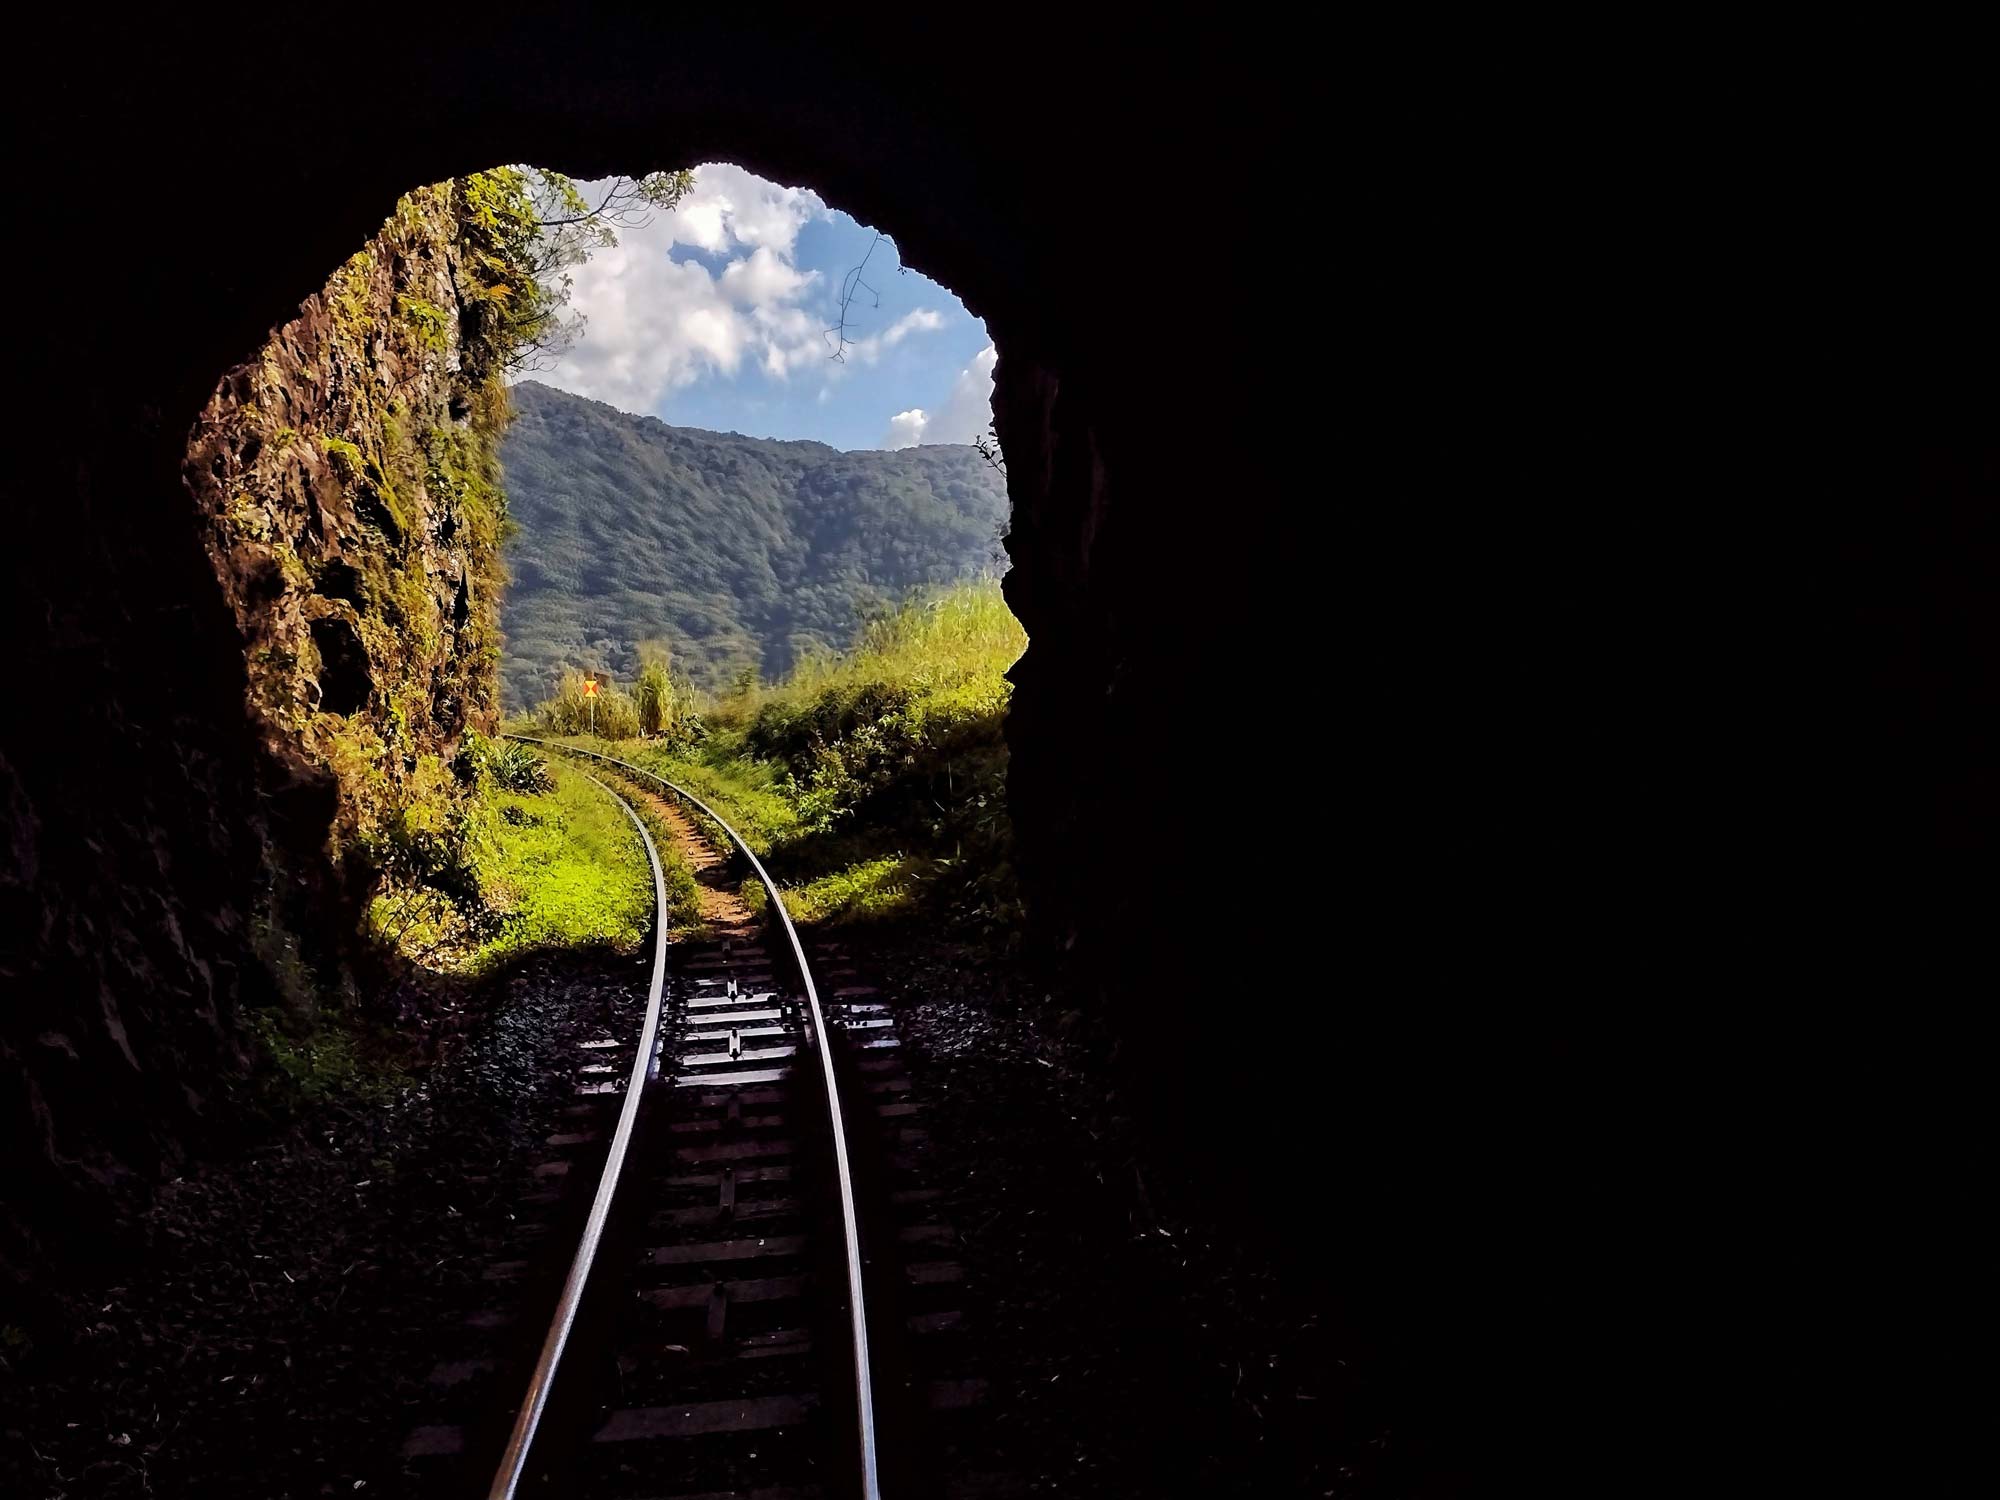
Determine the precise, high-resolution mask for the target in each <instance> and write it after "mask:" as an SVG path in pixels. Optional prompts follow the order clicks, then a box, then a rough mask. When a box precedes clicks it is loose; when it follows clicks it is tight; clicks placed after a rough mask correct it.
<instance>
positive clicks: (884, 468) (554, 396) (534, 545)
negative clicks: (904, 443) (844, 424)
mask: <svg viewBox="0 0 2000 1500" xmlns="http://www.w3.org/2000/svg"><path fill="white" fill-rule="evenodd" d="M513 400H514V406H515V412H516V415H515V419H514V422H513V425H512V427H511V428H510V429H509V430H508V433H507V438H506V441H505V443H504V445H503V446H502V449H501V462H502V466H503V469H504V473H505V483H506V488H507V493H508V497H509V512H510V514H511V516H512V518H513V520H514V522H515V523H516V524H517V525H518V527H519V532H518V534H517V535H516V536H515V538H514V540H513V541H512V543H511V544H510V546H509V549H508V564H509V566H510V568H511V570H512V573H513V583H512V585H511V587H510V588H509V589H508V592H507V598H506V602H505V605H504V609H503V614H502V626H503V629H504V631H505V634H506V638H507V645H506V655H505V660H504V664H503V667H502V675H503V679H504V692H505V701H506V703H507V705H508V707H510V708H512V709H516V710H518V709H523V708H526V707H528V706H529V705H531V704H534V703H536V702H538V701H540V700H541V699H543V698H545V697H547V696H548V695H549V694H550V692H551V691H552V690H553V689H554V688H555V687H556V684H557V682H558V680H559V678H560V676H561V673H562V669H563V668H564V667H565V666H584V667H592V668H602V669H608V670H609V671H611V672H612V673H613V674H614V676H617V677H620V678H628V679H629V678H630V677H632V676H633V675H634V674H635V673H636V671H637V669H638V665H639V646H640V643H641V642H644V641H647V640H652V639H658V640H664V641H666V642H668V643H669V644H670V646H671V648H672V651H673V654H674V660H675V665H676V667H677V668H681V669H684V670H685V671H686V672H687V673H688V675H689V676H691V677H692V678H693V680H694V681H695V682H696V683H697V684H699V685H700V686H703V687H706V688H709V689H720V688H723V687H725V686H727V685H729V684H730V683H732V682H734V681H736V680H738V679H740V678H741V677H742V676H743V674H744V673H745V671H746V670H748V669H755V670H756V672H757V673H758V674H759V676H760V677H762V678H764V679H766V680H770V679H775V678H777V677H780V676H782V675H783V674H784V673H786V672H787V671H789V670H790V669H791V667H792V666H793V665H794V663H796V662H797V661H798V660H799V659H800V657H801V656H802V655H804V654H808V653H810V652H811V651H813V650H814V649H816V648H829V649H838V648H841V647H844V646H845V645H847V644H848V643H849V642H850V641H851V640H852V639H853V638H854V635H855V632H856V630H857V629H858V628H859V627H860V625H861V624H862V623H863V622H864V621H865V620H867V619H869V618H870V617H871V616H874V615H877V614H879V613H881V612H882V611H883V610H884V609H886V608H887V607H889V606H891V605H893V604H894V603H895V602H897V601H899V600H900V599H901V598H903V597H904V596H905V595H906V594H907V593H908V592H909V591H910V590H911V589H913V588H917V587H919V586H923V585H931V584H942V583H949V582H952V581H955V580H958V579H962V578H966V577H970V576H974V575H978V574H982V573H990V572H992V571H995V570H996V565H997V563H998V562H999V560H1000V557H1001V553H1000V543H999V536H1000V532H1001V529H1002V527H1003V525H1004V523H1005V519H1006V513H1007V495H1006V487H1005V482H1004V481H1003V480H1002V478H1001V476H1000V475H999V474H997V473H995V472H994V470H993V469H992V468H991V467H990V466H989V465H988V464H987V463H986V462H985V460H984V459H982V458H981V457H980V456H979V454H978V453H977V452H976V451H975V450H974V449H972V448H970V447H960V446H953V445H942V444H940V445H935V446H925V447H918V448H905V449H900V450H894V451H884V452H853V453H844V452H842V451H840V450H839V449H837V448H831V447H828V446H827V445H826V444H824V443H813V442H780V441H776V440H773V439H767V438H751V437H743V436H740V435H738V434H736V433H718V432H702V431H698V430H696V429H693V428H685V427H669V426H668V425H666V424H665V423H664V422H661V421H659V420H657V419H656V418H653V417H640V416H633V415H630V414H628V413H626V412H621V411H617V410H615V409H614V408H612V407H609V406H606V405H604V404H602V403H601V402H597V401H589V400H585V399H584V398H582V397H579V396H572V395H569V394H567V393H565V392H562V391H558V390H554V389H552V388H550V387H548V386H545V385H542V384H540V383H538V382H535V381H524V382H522V383H520V384H519V385H516V386H515V387H514V389H513Z"/></svg>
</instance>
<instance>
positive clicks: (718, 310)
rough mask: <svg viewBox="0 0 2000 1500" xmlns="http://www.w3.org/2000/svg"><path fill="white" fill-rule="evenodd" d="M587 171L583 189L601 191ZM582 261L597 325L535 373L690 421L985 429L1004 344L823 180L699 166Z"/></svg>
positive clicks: (872, 430) (855, 438)
mask: <svg viewBox="0 0 2000 1500" xmlns="http://www.w3.org/2000/svg"><path fill="white" fill-rule="evenodd" d="M588 191H589V189H588V188H587V187H586V189H585V192H586V194H588ZM618 237H619V243H618V245H617V246H616V247H615V248H613V249H610V250H599V251H597V252H596V253H595V254H594V255H593V256H592V257H591V259H590V260H589V261H588V262H587V263H586V264H584V265H583V266H581V267H579V268H578V269H577V271H576V273H575V283H576V284H575V289H574V292H573V294H572V297H571V305H572V306H573V307H574V308H575V309H576V310H577V311H579V312H581V313H582V314H583V315H584V317H585V319H586V326H585V331H584V334H583V337H582V338H581V339H580V340H578V341H577V343H576V344H575V346H574V347H572V348H571V349H570V350H568V351H567V352H566V353H565V354H564V355H562V356H561V357H560V359H559V360H558V362H557V363H556V364H555V365H554V366H553V367H551V368H549V369H546V370H542V371H539V372H537V373H536V374H535V375H534V376H533V378H534V379H537V380H542V381H545V382H547V383H548V384H550V385H555V386H560V387H562V388H563V389H564V390H569V391H574V392H576V393H577V394H578V395H583V396H589V397H591V398H592V399H594V400H598V401H603V402H606V403H608V404H609V405H612V406H615V407H618V408H620V409H621V410H624V411H634V412H644V413H647V414H650V415H652V416H657V417H659V418H660V419H661V420H662V421H666V422H672V423H674V424H676V425H678V426H683V427H708V428H713V429H716V430H718V431H723V432H730V431H734V432H744V433H749V434H751V435H752V436H755V437H778V438H816V439H818V440H819V441H821V442H825V443H831V444H833V445H834V446H835V447H837V448H888V447H907V446H909V445H910V444H911V443H913V442H926V443H935V442H953V443H963V442H969V441H970V440H971V439H972V437H973V436H974V435H975V434H977V433H980V432H983V431H984V430H985V428H986V423H987V420H988V404H989V402H990V399H991V391H992V369H993V347H992V342H991V340H990V339H989V338H988V337H987V334H986V327H985V325H984V324H983V323H981V322H980V321H979V319H977V318H975V317H973V316H972V314H970V313H969V312H967V311H966V309H965V305H964V304H963V303H961V302H960V301H959V300H958V298H957V297H956V296H954V295H953V294H952V293H951V292H949V291H947V290H946V289H945V288H944V287H942V286H939V285H938V284H937V283H936V282H934V281H932V280H930V279H929V278H928V277H926V276H924V275H922V274H921V273H919V272H917V271H912V270H906V269H905V268H904V267H903V264H902V261H901V259H900V258H899V257H898V255H897V253H896V247H895V244H894V242H893V241H891V240H889V239H887V238H884V239H883V240H882V241H881V242H880V243H879V244H877V245H875V247H874V253H873V255H872V256H870V255H869V246H870V243H871V242H872V241H873V240H874V239H875V231H874V230H873V229H871V228H869V227H867V226H864V225H861V224H858V223H856V222H855V221H854V220H853V219H851V218H849V217H848V216H847V215H846V214H844V213H841V212H839V211H838V210H836V209H832V208H829V207H828V206H827V205H826V204H825V203H824V202H823V201H822V200H821V199H820V198H819V196H818V194H816V193H814V192H812V191H810V190H809V189H803V188H788V187H784V186H781V185H780V184H777V183H773V182H769V181H766V180H765V179H764V178H761V177H758V176H756V175H754V174H753V173H750V172H746V171H744V170H743V169H742V168H741V167H735V166H729V165H726V164H710V165H708V166H703V167H698V168H696V169H695V187H694V190H693V191H692V192H691V193H690V194H689V195H688V196H687V197H686V198H685V199H684V200H683V201H682V202H681V204H680V206H679V207H678V208H676V209H674V210H673V212H671V213H663V214H656V215H654V216H653V218H652V221H651V222H650V223H648V224H646V225H645V226H643V227H641V228H637V229H621V230H620V231H619V236H618ZM864 256H867V257H868V262H867V271H866V273H865V277H864V279H865V280H866V281H867V282H868V284H869V285H870V286H872V287H873V288H874V289H875V293H876V294H878V295H879V305H876V303H877V297H876V296H872V295H870V294H869V293H868V292H865V291H864V292H859V293H857V295H856V297H855V300H854V303H853V305H852V307H851V308H850V311H849V314H848V338H849V340H850V344H849V347H848V348H847V350H846V357H845V359H844V360H841V361H835V360H832V359H830V358H829V357H828V356H829V355H830V354H831V353H832V352H833V344H832V342H831V341H830V339H829V338H828V336H827V334H826V330H827V329H828V328H829V327H831V326H832V325H833V324H834V323H835V322H836V320H837V315H838V314H837V308H838V304H839V299H840V288H841V284H842V282H843V280H844V279H845V277H846V276H847V273H848V272H849V271H850V270H851V269H852V268H853V267H855V266H857V265H859V264H861V262H862V259H863V257H864Z"/></svg>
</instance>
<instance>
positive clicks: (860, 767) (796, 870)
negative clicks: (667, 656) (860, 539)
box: [612, 583, 1027, 937]
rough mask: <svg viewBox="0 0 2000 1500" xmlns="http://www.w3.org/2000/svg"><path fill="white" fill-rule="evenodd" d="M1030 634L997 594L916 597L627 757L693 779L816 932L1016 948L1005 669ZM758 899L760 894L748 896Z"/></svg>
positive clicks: (988, 590)
mask: <svg viewBox="0 0 2000 1500" xmlns="http://www.w3.org/2000/svg"><path fill="white" fill-rule="evenodd" d="M1026 642H1027V637H1026V635H1025V634H1024V633H1023V632H1022V630H1021V626H1020V624H1019V622H1018V621H1016V620H1015V619H1014V617H1013V615H1012V614H1011V613H1010V612H1009V611H1008V609H1007V605H1006V601H1005V600H1004V599H1002V598H1001V596H1000V590H999V587H998V586H997V585H996V584H992V583H977V584H962V585H958V586H956V587H953V588H949V589H944V590H939V591H935V592H932V593H929V594H926V595H923V596H919V597H917V598H915V599H913V600H911V601H910V602H909V603H907V604H905V605H904V606H903V607H902V608H900V609H898V610H897V611H895V612H894V613H893V614H890V615H888V616H885V617H884V618H881V619H879V620H876V621H874V622H872V623H871V624H869V625H868V626H866V627H865V628H864V629H863V631H862V632H861V634H860V637H859V639H858V640H857V641H856V643H855V645H854V646H853V648H852V649H850V650H849V651H847V652H844V653H839V654H835V653H831V652H816V653H814V654H813V655H811V656H809V657H807V658H806V659H805V660H804V661H802V662H801V663H800V664H799V665H798V667H797V668H796V669H795V670H794V671H793V672H792V673H790V674H789V675H788V676H787V677H786V678H785V680H783V681H782V682H780V683H778V684H777V685H776V686H774V687H768V688H758V687H751V686H748V685H745V686H744V687H742V688H740V689H738V690H736V691H733V692H731V693H729V694H728V695H726V696H724V697H723V698H722V699H720V700H719V701H717V702H715V703H714V704H712V705H711V706H710V708H709V709H708V712H707V715H706V719H705V731H706V732H705V734H704V736H703V738H702V739H700V740H699V741H696V742H688V741H681V742H678V743H676V742H672V741H665V742H662V741H633V742H630V743H625V744H619V745H615V746H613V747H612V750H613V753H615V754H617V755H618V756H619V757H620V758H621V759H625V760H629V761H631V762H633V763H634V764H636V765H641V766H644V767H646V768H647V769H649V770H652V771H654V772H656V773H657V774H659V775H661V776H665V777H667V778H668V779H669V780H672V781H675V782H678V783H680V784H681V785H683V786H685V787H687V788H688V790H690V791H692V792H693V793H694V794H695V795H696V796H698V797H701V798H702V799H703V800H704V801H707V802H708V803H709V804H710V805H712V806H713V807H714V808H715V809H716V811H717V812H718V813H720V814H721V815H722V816H723V817H725V818H727V819H728V820H729V821H730V823H731V824H732V825H733V826H734V827H735V828H736V830H737V831H738V832H739V833H741V834H742V835H743V837H744V840H745V842H746V843H748V844H749V845H750V846H751V848H753V849H755V850H756V851H757V852H758V854H759V855H761V856H767V857H768V863H769V866H770V868H771V872H772V874H773V875H774V876H776V877H777V878H778V880H779V881H780V883H781V884H782V885H783V887H784V889H785V893H786V904H787V906H788V907H790V908H791V910H792V913H793V916H794V917H795V918H796V919H798V920H800V921H805V922H820V923H843V922H862V921H882V920H891V919H896V918H902V917H910V916H916V915H919V914H922V915H926V916H937V917H943V918H945V919H947V920H949V921H951V922H953V923H954V924H955V925H957V926H958V927H959V928H960V929H961V930H966V931H971V932H977V933H984V934H986V935H988V936H993V937H1010V936H1011V934H1012V933H1013V932H1014V931H1015V930H1016V929H1017V928H1018V918H1019V902H1018V897H1017V896H1016V894H1015V890H1014V883H1013V872H1012V868H1011V864H1010V853H1011V841H1010V831H1009V826H1008V822H1007V815H1006V794H1005V783H1006V763H1007V748H1006V742H1005V740H1004V738H1003V736H1002V722H1003V719H1004V716H1005V712H1006V705H1007V695H1008V683H1007V680H1006V676H1005V673H1006V671H1007V668H1008V667H1010V666H1011V665H1013V663H1014V661H1015V660H1016V658H1018V657H1019V655H1020V653H1021V650H1022V648H1023V647H1024V646H1025V645H1026ZM745 894H746V896H747V897H748V898H749V899H750V900H751V901H752V902H753V903H755V902H756V901H758V900H759V899H760V898H761V892H760V891H759V889H758V888H757V887H756V884H755V882H754V881H753V882H749V883H748V884H746V886H745Z"/></svg>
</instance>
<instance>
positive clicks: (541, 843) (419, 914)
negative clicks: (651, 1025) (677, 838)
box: [373, 757, 700, 974]
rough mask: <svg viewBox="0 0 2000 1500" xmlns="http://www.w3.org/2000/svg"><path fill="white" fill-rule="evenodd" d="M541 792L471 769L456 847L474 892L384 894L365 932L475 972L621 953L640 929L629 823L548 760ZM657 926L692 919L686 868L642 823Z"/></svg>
mask: <svg viewBox="0 0 2000 1500" xmlns="http://www.w3.org/2000/svg"><path fill="white" fill-rule="evenodd" d="M548 770H549V775H550V781H551V785H550V789H549V790H548V791H546V792H517V791H508V790H505V789H504V788H502V787H501V786H499V785H497V784H496V783H495V782H494V781H493V780H492V779H491V777H490V776H485V775H482V777H481V780H480V785H479V790H478V793H477V795H476V797H475V799H474V811H473V814H472V824H473V827H472V830H471V832H470V833H469V835H468V838H467V849H468V852H469V854H470V864H471V868H472V871H473V874H474V877H475V879H474V884H475V887H476V892H477V895H476V898H471V899H467V898H464V897H460V898H458V899H444V898H441V897H439V896H438V895H437V894H436V893H434V892H422V891H398V890H391V891H388V892H385V893H384V894H383V895H381V896H379V897H378V898H377V899H376V902H375V910H374V913H373V924H374V927H375V930H376V932H377V933H378V934H379V935H380V936H382V937H383V938H384V939H385V940H387V941H389V942H390V943H392V944H393V945H394V946H395V947H397V948H398V949H399V950H400V951H401V952H402V953H403V954H404V955H405V956H406V957H409V958H411V959H413V960H415V961H416V962H418V963H420V964H423V965H425V966H426V967H429V968H433V969H438V970H445V971H451V972H459V973H471V974H477V973H481V972H484V971H485V970H487V969H490V968H491V967H493V966H494V965H495V964H497V963H500V962H502V961H503V960H505V959H508V958H512V957H514V956H516V955H519V954H523V953H528V952H532V951H535V950H537V949H547V948H570V947H587V946H593V945H598V944H605V945H609V946H610V947H613V948H616V949H618V950H620V951H627V952H629V951H632V950H634V949H636V948H637V947H638V946H639V944H640V943H641V942H643V941H644V939H645V937H646V936H647V934H648V933H649V932H650V931H651V928H652V921H653V877H652V870H651V866H650V865H649V864H648V863H647V860H646V851H645V846H644V845H643V844H642V843H641V842H640V839H639V833H638V830H637V829H635V828H634V827H633V826H632V822H631V820H630V819H629V818H627V817H626V816H625V813H624V811H623V809H621V808H620V807H619V806H618V804H617V803H616V802H614V801H613V800H612V798H611V796H610V794H609V793H607V792H606V791H605V790H604V788H602V787H600V786H598V785H597V784H596V783H594V782H593V781H591V780H590V778H589V777H588V776H587V775H585V774H584V773H583V772H582V771H581V770H579V769H577V768H576V767H575V766H573V765H569V764H567V763H565V762H564V761H563V760H562V759H561V758H560V757H550V758H549V761H548ZM654 842H655V843H656V844H657V845H658V847H659V850H660V857H661V866H662V870H663V872H664V873H665V875H666V882H667V907H668V922H669V923H670V925H672V926H673V927H674V928H675V929H680V928H683V927H695V926H698V925H699V923H700V913H699V906H698V900H697V895H698V893H697V889H696V886H695V881H694V873H693V871H692V870H690V869H689V868H688V865H687V862H686V860H685V858H684V857H683V856H682V855H681V854H680V852H679V851H678V850H677V849H675V847H674V846H673V844H672V842H671V841H670V840H667V839H665V838H664V837H663V836H662V831H661V830H659V829H658V828H657V827H656V828H655V829H654Z"/></svg>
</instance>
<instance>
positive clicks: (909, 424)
mask: <svg viewBox="0 0 2000 1500" xmlns="http://www.w3.org/2000/svg"><path fill="white" fill-rule="evenodd" d="M929 425H930V418H929V417H927V416H925V415H924V409H923V408H922V407H921V406H913V407H911V408H910V409H909V410H908V411H899V412H897V413H896V415H895V416H893V417H891V418H889V435H888V436H887V437H885V438H883V439H882V446H883V447H884V448H914V447H916V446H917V444H919V443H921V442H922V441H923V440H924V429H925V428H926V427H928V426H929Z"/></svg>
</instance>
